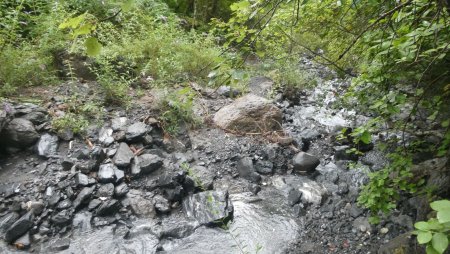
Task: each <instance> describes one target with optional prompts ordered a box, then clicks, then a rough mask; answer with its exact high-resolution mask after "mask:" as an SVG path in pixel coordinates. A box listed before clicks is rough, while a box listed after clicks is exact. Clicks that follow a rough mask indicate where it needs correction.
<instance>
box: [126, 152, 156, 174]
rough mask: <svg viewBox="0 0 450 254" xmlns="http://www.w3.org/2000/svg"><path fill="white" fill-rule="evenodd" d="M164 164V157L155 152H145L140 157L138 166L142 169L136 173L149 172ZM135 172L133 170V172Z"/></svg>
mask: <svg viewBox="0 0 450 254" xmlns="http://www.w3.org/2000/svg"><path fill="white" fill-rule="evenodd" d="M162 165H163V159H162V158H161V157H159V156H158V155H155V154H143V155H141V156H139V158H138V167H139V168H140V171H139V170H138V171H135V172H134V174H136V173H142V174H149V173H151V172H153V171H155V170H157V169H159V168H161V166H162ZM132 174H133V172H132Z"/></svg>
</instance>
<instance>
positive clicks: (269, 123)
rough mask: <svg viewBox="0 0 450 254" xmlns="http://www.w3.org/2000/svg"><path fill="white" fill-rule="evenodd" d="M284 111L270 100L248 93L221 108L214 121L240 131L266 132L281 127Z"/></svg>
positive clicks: (223, 127) (225, 127) (227, 128)
mask: <svg viewBox="0 0 450 254" xmlns="http://www.w3.org/2000/svg"><path fill="white" fill-rule="evenodd" d="M281 121H282V112H281V110H280V109H279V108H277V107H276V106H275V105H273V104H272V103H271V102H270V101H269V100H267V99H264V98H262V97H259V96H256V95H253V94H248V95H245V96H243V97H241V98H239V99H237V100H235V101H234V102H233V103H232V104H230V105H227V106H225V107H223V108H221V109H220V110H219V111H218V112H217V113H216V114H215V115H214V123H215V124H216V125H217V126H219V127H220V128H222V129H226V130H232V131H239V132H266V131H274V130H280V129H281Z"/></svg>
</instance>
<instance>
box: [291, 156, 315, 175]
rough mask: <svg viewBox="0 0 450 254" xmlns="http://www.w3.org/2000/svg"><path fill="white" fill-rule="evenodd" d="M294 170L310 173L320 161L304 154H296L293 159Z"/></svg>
mask: <svg viewBox="0 0 450 254" xmlns="http://www.w3.org/2000/svg"><path fill="white" fill-rule="evenodd" d="M292 162H293V165H294V170H295V171H299V172H307V173H311V172H312V171H314V170H315V169H316V167H317V166H319V164H320V160H319V159H318V158H317V157H315V156H313V155H311V154H309V153H305V152H299V153H297V154H296V155H295V156H294V158H293V161H292Z"/></svg>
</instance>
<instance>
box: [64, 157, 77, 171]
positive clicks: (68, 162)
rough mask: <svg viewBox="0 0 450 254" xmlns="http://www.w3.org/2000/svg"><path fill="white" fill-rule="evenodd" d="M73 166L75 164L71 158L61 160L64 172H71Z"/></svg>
mask: <svg viewBox="0 0 450 254" xmlns="http://www.w3.org/2000/svg"><path fill="white" fill-rule="evenodd" d="M73 165H75V162H74V161H73V160H72V159H71V158H67V157H65V158H63V159H62V160H61V166H62V167H63V170H65V171H69V170H71V169H72V167H73Z"/></svg>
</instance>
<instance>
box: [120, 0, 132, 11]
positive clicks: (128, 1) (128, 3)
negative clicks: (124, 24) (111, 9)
mask: <svg viewBox="0 0 450 254" xmlns="http://www.w3.org/2000/svg"><path fill="white" fill-rule="evenodd" d="M133 5H134V0H125V1H123V3H122V5H121V9H122V11H124V12H128V11H131V9H133Z"/></svg>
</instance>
